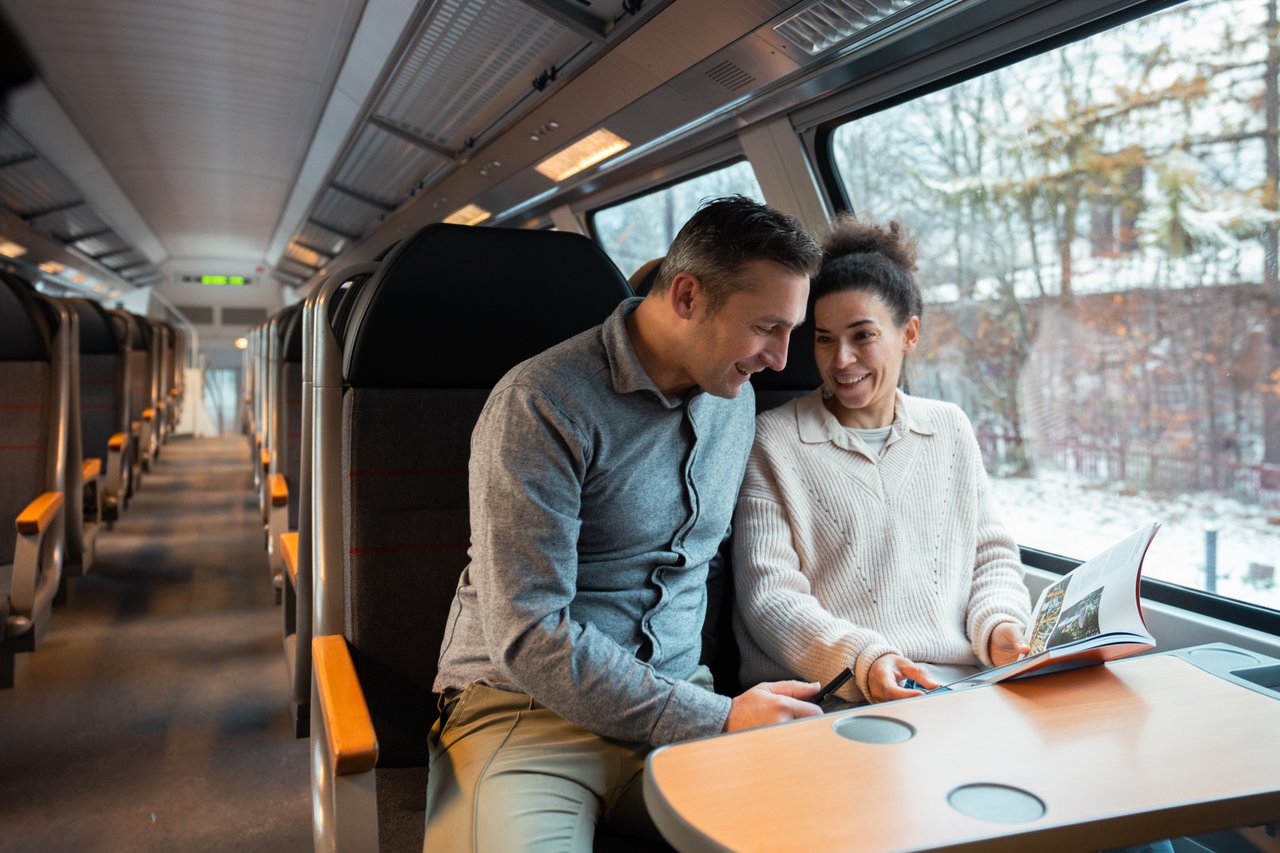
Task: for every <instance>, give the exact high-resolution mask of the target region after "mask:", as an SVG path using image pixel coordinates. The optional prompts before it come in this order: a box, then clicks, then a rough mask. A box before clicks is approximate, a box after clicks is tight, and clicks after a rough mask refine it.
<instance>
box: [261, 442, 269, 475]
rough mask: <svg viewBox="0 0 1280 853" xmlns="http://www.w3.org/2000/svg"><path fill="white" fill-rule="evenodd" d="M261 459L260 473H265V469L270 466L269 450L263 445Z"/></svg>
mask: <svg viewBox="0 0 1280 853" xmlns="http://www.w3.org/2000/svg"><path fill="white" fill-rule="evenodd" d="M261 461H262V473H264V474H265V473H266V472H267V469H268V468H270V467H271V451H270V450H267V449H266V448H265V447H264V448H263V449H262V453H261Z"/></svg>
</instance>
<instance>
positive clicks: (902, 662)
mask: <svg viewBox="0 0 1280 853" xmlns="http://www.w3.org/2000/svg"><path fill="white" fill-rule="evenodd" d="M908 678H911V679H915V682H916V683H917V684H920V685H922V686H923V687H926V688H928V689H929V690H933V689H934V688H935V687H938V686H940V685H939V684H938V683H937V682H936V681H934V680H933V679H932V678H931V677H930V676H929V670H927V669H925V668H924V667H923V666H921V665H920V664H918V663H913V662H912V661H910V660H908V659H907V658H904V657H903V656H902V655H881V656H880V657H878V658H876V662H875V663H873V664H871V672H869V673H867V692H868V693H870V694H871V701H872V702H890V701H892V700H894V699H906V698H908V697H911V696H920V695H923V694H922V692H921V691H919V690H909V689H907V688H906V687H903V686H902V682H903V681H904V680H906V679H908Z"/></svg>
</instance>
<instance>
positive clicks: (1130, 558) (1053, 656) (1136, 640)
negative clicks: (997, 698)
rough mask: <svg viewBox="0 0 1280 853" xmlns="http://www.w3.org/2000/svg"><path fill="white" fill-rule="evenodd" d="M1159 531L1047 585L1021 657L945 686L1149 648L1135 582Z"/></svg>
mask: <svg viewBox="0 0 1280 853" xmlns="http://www.w3.org/2000/svg"><path fill="white" fill-rule="evenodd" d="M1159 529H1160V524H1159V522H1153V523H1151V524H1149V525H1147V526H1146V527H1144V528H1142V529H1140V530H1137V531H1135V532H1134V533H1132V534H1130V535H1129V536H1127V537H1125V538H1124V539H1123V540H1121V541H1120V542H1118V543H1116V544H1115V545H1113V546H1112V547H1110V548H1108V549H1107V550H1105V551H1103V552H1102V553H1101V554H1099V555H1098V556H1096V557H1094V558H1093V559H1091V560H1087V561H1086V562H1084V563H1081V564H1080V565H1079V566H1077V567H1076V568H1075V569H1074V570H1072V571H1071V572H1069V573H1067V574H1066V575H1065V576H1063V577H1062V579H1061V580H1058V581H1056V582H1054V583H1053V584H1050V585H1049V586H1048V587H1047V588H1046V589H1045V590H1044V592H1042V593H1041V594H1040V599H1039V601H1037V602H1036V606H1035V609H1034V610H1033V611H1032V614H1031V625H1032V627H1031V629H1030V631H1029V632H1028V640H1027V642H1028V645H1030V646H1031V651H1030V652H1029V653H1028V654H1027V655H1025V656H1023V657H1022V658H1020V659H1018V660H1016V661H1014V662H1013V663H1009V664H1005V665H1004V666H999V667H995V668H993V669H988V670H984V671H983V672H979V673H977V674H975V675H973V676H970V677H969V678H965V679H962V680H961V681H959V682H954V683H952V684H949V685H947V687H948V688H952V689H964V688H967V687H976V686H978V685H982V684H992V683H994V682H997V681H1003V680H1005V679H1007V678H1014V677H1016V676H1018V675H1022V674H1024V673H1026V674H1030V673H1032V672H1042V673H1047V672H1053V671H1057V670H1060V669H1066V668H1070V667H1072V666H1081V665H1085V664H1089V663H1098V662H1102V661H1104V660H1111V659H1113V658H1116V657H1122V656H1124V655H1127V654H1132V653H1134V652H1137V651H1141V650H1143V649H1146V648H1150V647H1151V646H1153V645H1155V639H1154V638H1153V637H1152V636H1151V635H1150V634H1149V633H1148V632H1147V628H1146V623H1145V622H1144V621H1143V619H1142V608H1141V604H1140V602H1139V597H1138V581H1139V577H1140V575H1141V572H1142V560H1143V558H1144V557H1145V555H1146V551H1147V546H1149V545H1150V544H1151V540H1152V539H1153V538H1154V537H1155V535H1156V531H1157V530H1159Z"/></svg>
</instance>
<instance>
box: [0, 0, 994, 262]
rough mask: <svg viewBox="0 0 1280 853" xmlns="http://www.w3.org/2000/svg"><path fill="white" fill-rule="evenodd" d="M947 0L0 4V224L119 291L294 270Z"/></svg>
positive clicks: (537, 190)
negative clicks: (5, 73) (189, 275)
mask: <svg viewBox="0 0 1280 853" xmlns="http://www.w3.org/2000/svg"><path fill="white" fill-rule="evenodd" d="M973 2H975V0H970V2H969V3H967V4H963V5H972V4H973ZM956 5H961V4H956V3H954V2H948V0H809V2H804V3H799V4H793V3H790V2H787V0H665V2H663V1H662V0H424V2H421V3H417V2H413V0H367V2H364V3H361V2H354V0H199V2H196V1H195V0H181V1H180V2H177V1H176V0H0V9H2V10H3V12H4V13H6V15H7V17H8V18H9V19H10V22H11V24H12V25H13V27H14V29H15V30H17V31H18V33H19V34H20V35H21V36H22V37H23V38H24V40H25V41H26V42H27V44H28V45H29V47H30V49H31V53H32V54H33V56H34V58H35V61H36V64H37V66H38V68H39V74H40V81H39V83H37V84H36V85H35V86H32V87H28V88H27V89H25V90H21V91H20V92H18V93H17V95H15V96H14V97H12V98H11V99H10V103H9V114H8V116H7V118H6V119H4V120H3V121H0V208H3V209H0V224H3V223H4V222H6V221H9V220H12V219H14V218H15V217H16V218H17V219H19V220H21V221H22V222H23V223H25V225H26V226H27V228H28V229H30V230H31V231H34V232H37V234H38V235H39V236H40V237H41V238H43V239H44V240H46V241H48V242H49V243H51V244H53V245H56V246H60V247H62V248H63V249H64V250H65V251H66V252H68V253H69V254H70V255H72V256H74V257H78V258H85V259H89V260H90V261H92V263H93V264H95V265H96V266H97V267H98V268H105V269H106V270H109V271H111V272H112V273H114V274H116V275H118V276H119V277H120V278H121V279H123V280H125V281H128V282H131V283H134V284H138V285H145V284H148V283H152V282H154V281H157V280H159V279H160V278H161V277H162V273H161V272H160V270H161V269H162V268H163V266H164V265H165V264H166V263H167V262H170V261H174V260H191V259H211V260H222V261H224V262H242V263H250V264H252V263H264V262H265V263H266V264H268V265H269V266H270V267H271V268H272V270H273V272H274V274H275V275H276V277H277V278H278V279H279V280H280V281H282V282H284V283H286V284H291V285H301V284H303V283H304V282H308V281H314V280H315V279H316V278H317V276H318V274H319V272H320V271H321V270H323V269H326V268H330V267H331V266H332V265H333V264H334V263H335V262H338V261H341V260H345V259H346V258H348V257H357V256H360V255H361V254H365V255H367V254H370V253H372V252H376V251H378V250H380V249H381V248H383V247H385V245H386V244H388V243H389V242H391V241H393V240H394V239H397V238H398V237H400V236H402V235H403V234H404V233H405V232H407V231H408V230H410V229H414V228H416V227H419V226H420V225H422V224H425V223H427V222H430V221H438V220H440V219H441V218H443V217H444V216H445V215H447V214H449V213H451V212H453V211H455V210H456V209H457V208H458V207H459V206H461V205H462V204H463V202H466V201H474V202H477V203H479V204H481V205H482V206H484V207H485V208H486V210H488V211H489V212H490V213H491V214H493V215H494V216H495V217H496V218H501V217H502V216H503V215H506V216H508V217H510V216H512V215H513V211H516V210H517V208H519V207H520V206H521V205H524V206H525V207H527V206H528V205H529V204H530V200H535V201H536V200H539V199H542V200H545V199H547V198H550V197H554V196H555V195H556V194H557V193H558V192H561V191H563V190H564V189H566V188H567V187H568V186H571V185H572V184H571V183H565V184H558V183H557V182H556V181H554V180H552V179H550V178H548V177H546V176H544V175H543V174H540V173H539V172H537V171H536V170H535V168H534V167H535V166H536V165H537V164H538V163H539V162H540V161H542V160H544V159H545V158H547V157H548V156H549V155H550V154H553V153H555V152H556V151H557V150H558V149H560V148H562V147H564V146H567V145H568V144H569V143H571V142H574V141H576V140H578V139H581V138H582V137H584V136H587V135H589V134H590V133H591V132H593V131H595V130H598V129H599V128H601V127H602V126H605V125H608V127H609V129H610V130H612V131H614V132H615V133H617V134H619V135H621V136H623V137H624V138H626V139H627V140H628V142H630V143H631V145H632V150H631V151H630V152H629V153H628V155H627V156H631V157H635V156H639V155H640V154H642V153H643V152H644V151H645V150H646V149H647V148H652V147H653V146H654V145H656V144H658V143H660V142H661V141H662V140H663V139H667V138H670V137H671V136H672V135H673V134H676V133H678V132H681V131H682V130H687V129H688V128H690V127H694V126H696V125H697V124H698V122H699V120H700V119H705V118H706V117H708V116H715V115H718V116H721V117H723V115H724V114H725V113H726V112H732V110H733V109H734V108H735V107H741V106H742V105H743V104H746V103H747V102H748V101H749V100H750V99H751V98H752V97H753V96H754V95H758V94H759V93H761V92H763V91H765V90H767V89H768V88H769V87H770V86H772V85H774V84H776V83H777V82H778V81H780V80H782V79H784V78H787V77H788V76H789V75H794V74H796V73H797V72H799V71H803V70H806V69H812V68H815V67H817V66H818V65H819V64H820V63H821V62H823V61H827V62H829V61H830V60H831V58H832V56H833V55H834V54H835V53H837V52H838V49H840V47H841V45H843V46H844V47H845V48H847V47H848V46H849V45H851V44H853V43H855V42H857V41H858V40H859V39H860V38H866V37H867V36H868V34H877V33H878V34H880V35H881V36H884V35H887V34H890V33H892V32H893V30H894V28H895V27H896V28H905V27H909V26H912V25H914V24H915V23H916V22H918V20H920V19H923V18H925V17H927V16H929V15H939V14H941V13H942V12H943V10H946V9H948V7H952V6H956ZM625 159H626V157H625V156H624V157H623V158H619V161H624V160H625ZM591 174H592V173H591V171H590V170H588V171H587V172H585V173H584V175H583V176H580V177H579V178H577V179H575V180H576V181H578V182H581V181H583V180H588V179H590V177H591ZM6 217H8V219H6Z"/></svg>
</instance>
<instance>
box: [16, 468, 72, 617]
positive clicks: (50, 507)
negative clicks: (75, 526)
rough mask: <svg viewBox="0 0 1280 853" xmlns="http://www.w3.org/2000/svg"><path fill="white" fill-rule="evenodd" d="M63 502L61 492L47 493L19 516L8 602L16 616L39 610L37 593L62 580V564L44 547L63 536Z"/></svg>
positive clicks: (31, 614) (54, 553)
mask: <svg viewBox="0 0 1280 853" xmlns="http://www.w3.org/2000/svg"><path fill="white" fill-rule="evenodd" d="M62 503H63V495H62V492H45V493H44V494H42V495H40V497H38V498H36V499H35V500H33V501H32V502H31V503H29V504H27V507H26V509H24V510H23V511H22V512H21V513H20V514H19V515H18V518H17V521H16V526H17V528H18V538H17V541H16V542H15V543H14V547H13V580H12V585H11V587H10V589H9V601H10V602H11V603H12V605H13V612H14V614H15V615H19V616H26V617H28V618H31V617H32V616H33V615H34V612H35V609H36V599H37V594H38V593H40V591H41V590H45V592H46V593H47V591H48V588H49V583H50V582H51V583H52V584H53V585H54V586H55V587H56V586H57V584H58V581H59V580H60V579H61V578H60V576H61V571H62V566H61V564H60V561H59V560H58V559H57V557H56V556H55V555H56V551H55V550H54V549H52V548H46V547H45V546H46V543H54V542H58V541H59V540H60V539H61V537H62V524H61V523H60V522H61V520H62ZM55 524H56V527H55ZM50 531H53V532H54V535H53V538H52V539H50V538H49V537H48V536H47V535H46V534H48V533H49V532H50ZM48 573H52V575H49V574H48ZM42 576H43V577H42ZM50 577H52V581H50V580H49V578H50Z"/></svg>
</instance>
